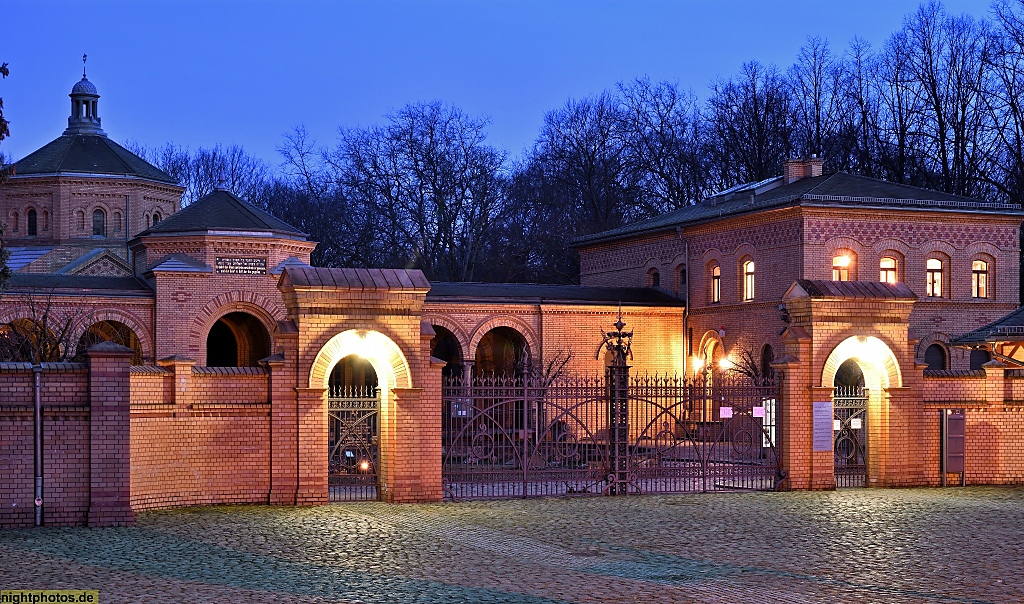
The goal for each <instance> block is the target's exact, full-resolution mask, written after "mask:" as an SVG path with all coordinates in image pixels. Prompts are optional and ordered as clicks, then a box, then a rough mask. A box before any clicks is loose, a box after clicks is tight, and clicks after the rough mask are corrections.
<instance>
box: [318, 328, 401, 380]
mask: <svg viewBox="0 0 1024 604" xmlns="http://www.w3.org/2000/svg"><path fill="white" fill-rule="evenodd" d="M349 355H356V356H359V357H362V358H364V359H366V360H367V361H369V362H370V365H372V366H373V370H374V371H375V372H377V380H378V384H379V385H380V387H381V390H382V391H385V390H390V389H392V388H412V386H413V384H412V372H411V371H410V369H409V361H407V360H406V358H405V354H404V353H403V352H402V349H401V348H399V347H398V344H395V341H394V340H392V339H391V338H389V337H388V336H386V335H384V334H383V333H381V332H379V331H372V330H365V329H349V330H347V331H343V332H341V333H339V334H337V335H335V336H334V337H332V338H331V339H330V340H328V341H327V343H326V344H324V346H323V348H321V349H320V352H318V353H317V355H316V358H315V359H314V360H313V366H312V367H310V369H309V387H310V388H327V382H328V380H329V379H330V377H331V369H333V368H334V365H335V364H337V363H338V361H340V360H341V359H343V358H345V357H347V356H349ZM385 395H386V394H382V396H385Z"/></svg>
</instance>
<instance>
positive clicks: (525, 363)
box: [473, 326, 530, 378]
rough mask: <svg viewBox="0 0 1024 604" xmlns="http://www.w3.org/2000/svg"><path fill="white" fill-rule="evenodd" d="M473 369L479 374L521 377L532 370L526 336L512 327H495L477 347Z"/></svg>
mask: <svg viewBox="0 0 1024 604" xmlns="http://www.w3.org/2000/svg"><path fill="white" fill-rule="evenodd" d="M474 361H475V362H474V364H473V371H474V373H475V375H477V376H494V377H499V378H505V377H517V378H521V377H523V376H524V375H526V374H527V373H529V371H530V349H529V347H528V346H527V344H526V338H525V337H523V334H521V333H519V332H518V331H516V330H515V329H512V328H511V327H504V326H502V327H495V328H494V329H492V330H490V331H488V332H487V333H485V334H484V336H483V338H481V339H480V343H479V344H477V347H476V356H475V357H474Z"/></svg>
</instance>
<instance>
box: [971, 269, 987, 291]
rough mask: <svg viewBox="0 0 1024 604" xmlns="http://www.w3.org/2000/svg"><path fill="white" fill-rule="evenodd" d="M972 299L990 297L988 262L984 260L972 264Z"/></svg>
mask: <svg viewBox="0 0 1024 604" xmlns="http://www.w3.org/2000/svg"><path fill="white" fill-rule="evenodd" d="M971 297H974V298H987V297H988V262H985V261H984V260H975V261H974V262H972V263H971Z"/></svg>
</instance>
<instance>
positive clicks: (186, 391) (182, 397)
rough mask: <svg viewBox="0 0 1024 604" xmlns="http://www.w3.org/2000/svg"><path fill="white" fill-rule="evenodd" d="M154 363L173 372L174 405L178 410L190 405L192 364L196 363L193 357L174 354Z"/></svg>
mask: <svg viewBox="0 0 1024 604" xmlns="http://www.w3.org/2000/svg"><path fill="white" fill-rule="evenodd" d="M156 363H157V365H160V366H161V367H163V368H165V369H167V370H168V371H172V372H174V406H175V407H176V408H177V410H178V411H183V410H185V409H188V408H189V407H190V406H191V405H192V389H191V383H192V366H193V365H195V364H196V362H195V359H190V358H188V357H183V356H181V355H177V354H176V355H174V356H170V357H167V358H164V359H160V360H158V361H157V362H156Z"/></svg>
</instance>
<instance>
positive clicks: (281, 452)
mask: <svg viewBox="0 0 1024 604" xmlns="http://www.w3.org/2000/svg"><path fill="white" fill-rule="evenodd" d="M260 364H261V365H263V366H264V367H265V368H266V369H267V373H268V374H269V376H270V377H269V380H268V381H269V384H268V388H267V390H268V393H269V397H270V493H269V494H268V496H267V501H268V503H270V504H271V505H295V493H296V491H297V490H298V470H299V468H298V431H297V425H296V420H297V414H296V404H297V399H296V396H295V372H294V371H291V370H290V368H289V367H288V364H287V363H286V362H285V355H284V354H282V353H278V354H275V355H273V356H269V357H267V358H265V359H262V360H261V361H260Z"/></svg>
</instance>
